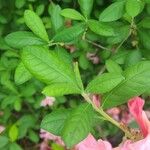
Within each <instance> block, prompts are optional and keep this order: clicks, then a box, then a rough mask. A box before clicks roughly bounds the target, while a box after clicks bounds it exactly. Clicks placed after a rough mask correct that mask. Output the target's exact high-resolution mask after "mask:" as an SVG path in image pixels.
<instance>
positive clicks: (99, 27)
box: [88, 20, 114, 36]
mask: <svg viewBox="0 0 150 150" xmlns="http://www.w3.org/2000/svg"><path fill="white" fill-rule="evenodd" d="M88 26H89V28H90V29H91V30H92V31H93V32H95V33H96V34H99V35H102V36H114V30H113V28H112V27H111V26H109V25H106V24H105V23H101V22H99V21H97V20H89V21H88Z"/></svg>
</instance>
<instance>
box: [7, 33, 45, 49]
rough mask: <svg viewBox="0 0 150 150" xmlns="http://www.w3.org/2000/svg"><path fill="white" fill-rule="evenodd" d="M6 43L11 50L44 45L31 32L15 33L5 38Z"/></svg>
mask: <svg viewBox="0 0 150 150" xmlns="http://www.w3.org/2000/svg"><path fill="white" fill-rule="evenodd" d="M5 41H6V43H7V44H8V45H9V46H10V47H13V48H18V49H20V48H23V47H25V46H27V45H45V44H46V43H45V42H44V41H43V40H42V39H40V38H38V37H37V36H35V35H34V34H33V33H32V32H27V31H17V32H12V33H10V34H8V35H7V36H6V37H5Z"/></svg>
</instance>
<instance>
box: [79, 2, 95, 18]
mask: <svg viewBox="0 0 150 150" xmlns="http://www.w3.org/2000/svg"><path fill="white" fill-rule="evenodd" d="M78 3H79V5H80V9H81V12H82V13H83V15H84V16H85V17H87V18H88V17H89V16H90V14H91V11H92V8H93V0H78Z"/></svg>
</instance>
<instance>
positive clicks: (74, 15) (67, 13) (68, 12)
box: [60, 8, 84, 20]
mask: <svg viewBox="0 0 150 150" xmlns="http://www.w3.org/2000/svg"><path fill="white" fill-rule="evenodd" d="M60 14H61V15H62V16H64V17H66V18H70V19H73V20H84V17H83V16H82V15H81V14H80V13H79V12H78V11H76V10H75V9H71V8H66V9H63V10H62V11H61V13H60Z"/></svg>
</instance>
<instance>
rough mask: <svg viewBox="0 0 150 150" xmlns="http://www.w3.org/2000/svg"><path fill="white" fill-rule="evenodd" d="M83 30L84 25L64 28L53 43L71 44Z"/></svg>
mask: <svg viewBox="0 0 150 150" xmlns="http://www.w3.org/2000/svg"><path fill="white" fill-rule="evenodd" d="M84 30H85V24H83V23H81V24H77V25H74V26H73V27H69V28H66V29H64V30H62V31H60V32H58V33H57V34H56V35H55V36H54V38H53V40H54V41H55V42H71V41H73V40H75V39H76V38H77V37H78V36H79V35H81V34H82V33H83V32H84Z"/></svg>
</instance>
